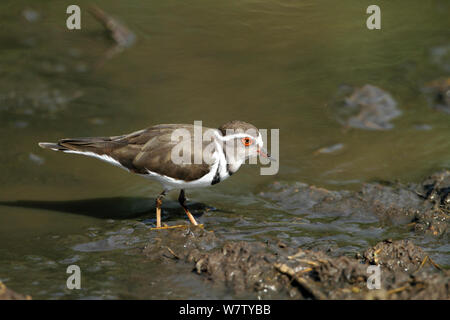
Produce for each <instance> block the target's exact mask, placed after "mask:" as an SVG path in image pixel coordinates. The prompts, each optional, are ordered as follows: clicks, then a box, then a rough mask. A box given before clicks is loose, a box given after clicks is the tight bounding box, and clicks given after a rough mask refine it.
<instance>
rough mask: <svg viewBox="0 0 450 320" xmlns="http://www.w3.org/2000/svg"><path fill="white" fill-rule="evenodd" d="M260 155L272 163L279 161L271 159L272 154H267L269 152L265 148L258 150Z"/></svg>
mask: <svg viewBox="0 0 450 320" xmlns="http://www.w3.org/2000/svg"><path fill="white" fill-rule="evenodd" d="M258 153H259V155H260V156H261V157H263V158H267V159H269V160H270V161H277V159H275V158H273V157H271V156H270V154H269V153H268V152H267V150H266V149H264V148H258Z"/></svg>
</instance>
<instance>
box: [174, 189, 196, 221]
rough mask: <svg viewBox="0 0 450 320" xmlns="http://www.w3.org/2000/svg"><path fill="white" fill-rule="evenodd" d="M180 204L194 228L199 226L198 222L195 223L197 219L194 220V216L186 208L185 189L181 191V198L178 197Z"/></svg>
mask: <svg viewBox="0 0 450 320" xmlns="http://www.w3.org/2000/svg"><path fill="white" fill-rule="evenodd" d="M178 202H179V203H180V205H181V206H182V207H183V209H184V212H186V214H187V216H188V218H189V220H190V221H191V223H192V224H193V225H194V226H196V225H198V223H197V221H195V219H194V216H193V215H192V214H191V213H190V212H189V210H188V208H187V207H186V196H185V195H184V189H181V191H180V196H179V197H178Z"/></svg>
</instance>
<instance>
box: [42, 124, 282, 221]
mask: <svg viewBox="0 0 450 320" xmlns="http://www.w3.org/2000/svg"><path fill="white" fill-rule="evenodd" d="M199 137H200V139H199ZM38 145H39V146H40V147H42V148H44V149H50V150H53V151H61V152H64V153H73V154H81V155H85V156H89V157H94V158H97V159H100V160H103V161H105V162H108V163H110V164H113V165H115V166H117V167H120V168H122V169H125V170H127V171H129V172H131V173H134V174H137V175H140V176H143V177H145V178H148V179H150V180H156V181H158V182H159V183H160V184H161V185H162V187H163V191H162V192H161V193H160V194H159V195H158V196H157V197H156V228H153V229H163V228H172V227H178V226H172V227H169V226H167V225H165V226H161V206H162V202H163V199H164V197H165V196H166V194H167V193H168V192H169V191H172V190H180V193H179V196H178V202H179V204H180V205H181V207H182V208H183V209H184V212H185V213H186V215H187V217H188V218H189V221H190V222H191V224H193V225H198V223H197V221H196V220H195V218H194V216H193V215H192V214H191V212H190V211H189V209H188V207H187V206H186V195H185V189H192V188H202V187H209V186H212V185H215V184H217V183H219V182H222V181H224V180H226V179H227V178H229V177H230V176H231V175H233V174H234V173H235V172H237V171H238V170H239V168H240V167H241V165H242V164H243V163H244V162H245V161H246V160H247V159H249V158H252V157H257V156H258V155H259V156H261V157H264V158H268V159H269V160H272V161H273V160H275V159H274V158H272V157H271V156H270V155H269V153H268V152H267V151H266V150H265V149H264V147H263V146H264V142H263V139H262V135H261V133H260V132H259V130H258V129H257V128H256V127H255V126H254V125H252V124H250V123H247V122H244V121H240V120H233V121H229V122H227V123H225V124H223V125H222V126H220V127H219V128H217V129H215V128H208V127H203V126H202V125H198V123H195V122H194V125H192V124H158V125H153V126H151V127H148V128H146V129H143V130H138V131H135V132H132V133H128V134H123V135H118V136H109V137H84V138H65V139H61V140H59V141H58V142H56V143H51V142H39V143H38Z"/></svg>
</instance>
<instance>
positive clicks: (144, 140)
mask: <svg viewBox="0 0 450 320" xmlns="http://www.w3.org/2000/svg"><path fill="white" fill-rule="evenodd" d="M177 127H179V126H175V125H158V126H154V127H151V128H148V129H145V130H140V131H136V132H133V133H130V134H127V135H122V136H114V137H92V138H73V139H62V140H60V141H59V142H58V143H45V142H41V143H39V146H41V147H42V148H45V149H53V150H58V151H67V150H73V151H78V152H93V153H96V154H99V155H108V156H110V157H112V158H113V159H115V160H116V161H118V162H119V163H120V164H121V165H122V166H124V167H126V168H127V169H129V170H130V171H132V172H135V173H140V174H147V173H148V170H150V171H153V172H156V173H159V174H163V175H166V176H169V177H173V178H176V179H180V180H185V181H192V180H196V179H199V178H201V177H202V176H204V175H205V174H207V173H208V172H209V165H207V164H188V165H177V164H175V163H173V162H172V161H171V158H170V155H171V150H172V147H173V146H174V144H173V143H174V142H172V141H171V134H172V132H173V130H174V129H175V128H177ZM187 128H190V126H187Z"/></svg>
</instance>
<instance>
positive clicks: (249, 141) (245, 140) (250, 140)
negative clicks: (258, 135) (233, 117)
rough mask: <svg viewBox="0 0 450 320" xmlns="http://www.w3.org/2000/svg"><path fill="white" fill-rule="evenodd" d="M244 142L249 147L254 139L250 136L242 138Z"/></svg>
mask: <svg viewBox="0 0 450 320" xmlns="http://www.w3.org/2000/svg"><path fill="white" fill-rule="evenodd" d="M241 140H242V143H243V144H244V146H246V147H248V146H249V145H251V144H252V143H253V140H252V139H250V138H249V137H245V138H242V139H241Z"/></svg>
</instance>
